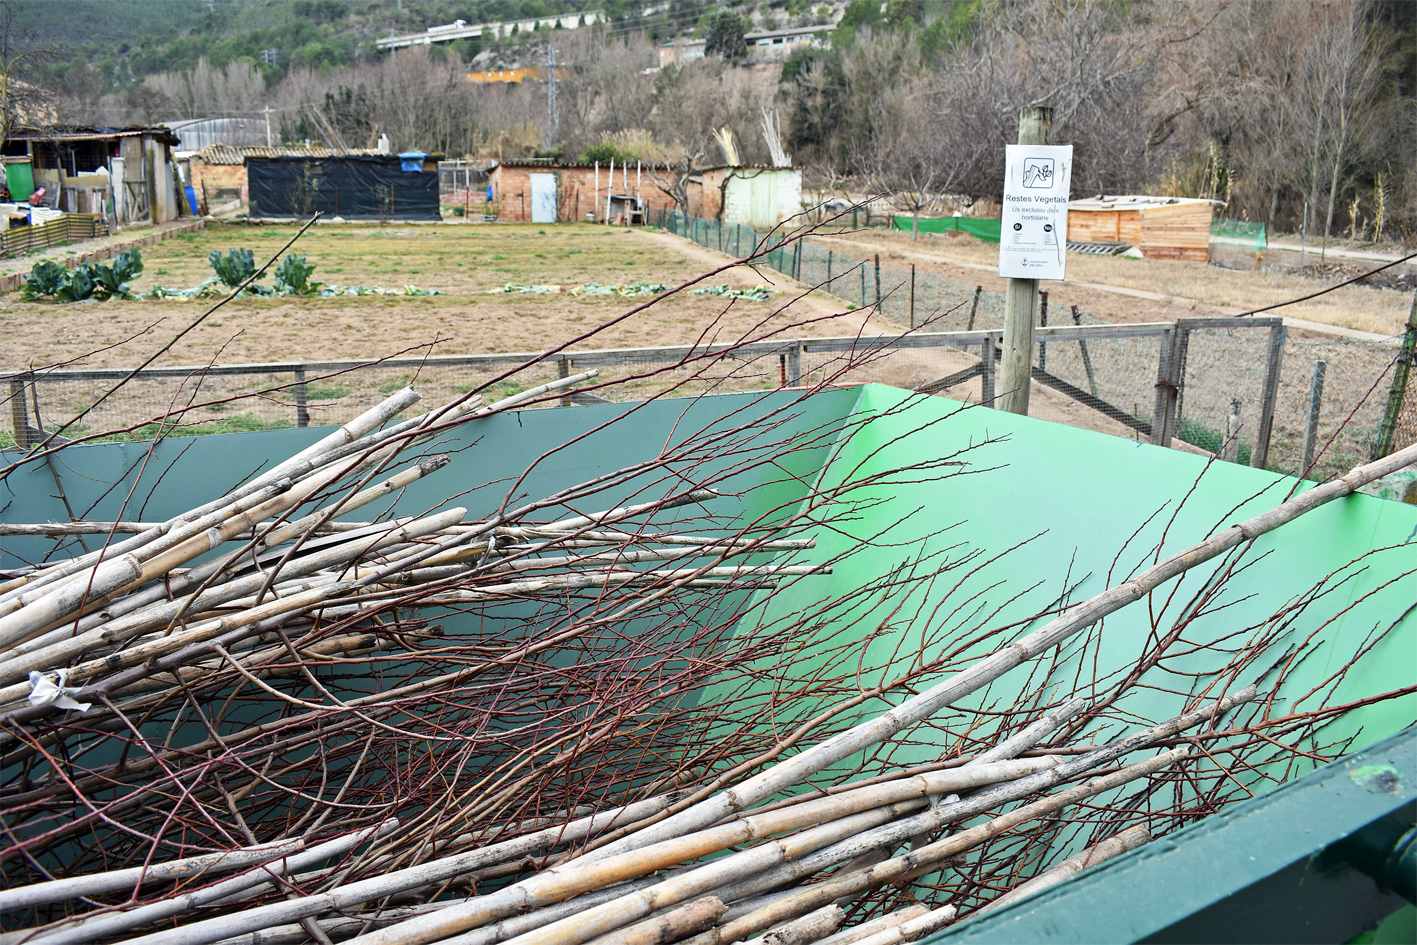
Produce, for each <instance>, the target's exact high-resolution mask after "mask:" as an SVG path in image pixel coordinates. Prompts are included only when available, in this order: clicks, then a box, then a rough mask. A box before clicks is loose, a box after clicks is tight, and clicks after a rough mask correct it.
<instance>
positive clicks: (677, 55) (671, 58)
mask: <svg viewBox="0 0 1417 945" xmlns="http://www.w3.org/2000/svg"><path fill="white" fill-rule="evenodd" d="M705 45H707V43H706V41H705V40H702V39H676V40H675V41H674V42H672V43H664V44H663V45H662V46H660V47H659V67H660V68H661V69H663V68H664V67H665V66H668V65H674V64H679V65H682V64H684V63H686V62H692V61H693V60H695V59H702V58H704V46H705Z"/></svg>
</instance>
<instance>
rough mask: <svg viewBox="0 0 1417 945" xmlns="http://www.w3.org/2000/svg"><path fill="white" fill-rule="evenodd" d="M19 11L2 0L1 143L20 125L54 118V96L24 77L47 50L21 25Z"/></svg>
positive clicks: (0, 36) (0, 28)
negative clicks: (52, 99) (17, 20)
mask: <svg viewBox="0 0 1417 945" xmlns="http://www.w3.org/2000/svg"><path fill="white" fill-rule="evenodd" d="M16 12H17V11H16V8H15V5H14V4H12V3H9V2H8V0H0V144H3V143H4V142H5V141H8V140H10V134H11V133H12V132H13V131H14V130H15V128H17V127H20V126H23V125H26V124H45V123H49V122H52V121H53V120H54V108H53V104H52V103H51V101H50V97H49V96H48V95H47V94H46V93H45V92H44V90H43V89H41V88H39V87H38V86H36V85H33V84H32V83H30V82H26V81H25V80H24V79H22V78H20V76H21V74H22V73H24V71H25V70H26V69H27V68H28V67H30V66H33V65H34V64H35V63H36V61H37V60H39V59H41V58H43V57H44V56H45V55H46V54H47V50H45V49H43V48H40V47H37V46H36V45H35V43H34V35H33V34H31V33H26V32H24V31H22V30H21V29H20V28H19V26H18V25H17V24H16V23H15V14H16ZM46 119H47V121H46Z"/></svg>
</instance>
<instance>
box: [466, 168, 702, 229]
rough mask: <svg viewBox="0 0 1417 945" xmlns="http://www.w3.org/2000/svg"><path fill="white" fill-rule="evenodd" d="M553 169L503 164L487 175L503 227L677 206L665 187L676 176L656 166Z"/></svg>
mask: <svg viewBox="0 0 1417 945" xmlns="http://www.w3.org/2000/svg"><path fill="white" fill-rule="evenodd" d="M614 174H615V176H614V180H613V181H612V180H611V176H610V175H611V168H610V165H608V164H599V165H597V164H550V163H546V162H543V161H504V162H502V163H501V164H498V165H497V166H496V167H494V168H492V170H491V171H490V173H489V175H488V179H489V183H490V184H491V185H492V208H491V212H493V213H495V214H496V216H497V219H498V221H500V222H502V223H566V222H570V221H573V220H587V219H593V220H595V221H597V222H604V221H605V220H606V219H607V216H608V218H609V219H610V220H611V221H612V222H613V221H614V219H615V218H616V217H617V216H619V215H620V214H622V213H624V212H625V211H626V210H628V209H630V208H631V207H632V206H633V205H634V204H635V203H638V205H639V207H641V208H643V209H648V210H664V209H669V208H672V207H673V206H674V199H673V198H672V197H670V196H669V195H668V194H667V193H665V192H664V190H663V188H662V187H660V186H659V185H660V184H662V183H663V184H667V183H668V182H669V181H670V180H672V178H673V175H674V171H673V170H672V169H671V168H668V167H657V166H652V165H629V166H626V165H623V164H617V165H615V168H614Z"/></svg>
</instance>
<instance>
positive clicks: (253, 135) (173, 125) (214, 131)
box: [161, 118, 271, 151]
mask: <svg viewBox="0 0 1417 945" xmlns="http://www.w3.org/2000/svg"><path fill="white" fill-rule="evenodd" d="M161 124H162V125H163V126H164V127H166V128H170V129H172V133H173V134H175V135H176V136H177V147H178V149H179V150H181V151H200V150H201V149H202V148H206V147H210V146H211V145H214V144H230V145H236V146H240V145H245V144H270V138H269V135H270V133H271V126H270V124H269V123H267V121H266V119H264V118H179V119H177V120H175V121H164V122H161Z"/></svg>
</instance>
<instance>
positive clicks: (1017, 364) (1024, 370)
mask: <svg viewBox="0 0 1417 945" xmlns="http://www.w3.org/2000/svg"><path fill="white" fill-rule="evenodd" d="M1052 126H1053V109H1051V108H1044V107H1042V106H1038V105H1030V106H1028V107H1027V108H1025V109H1023V110H1022V111H1020V112H1019V115H1018V143H1019V144H1047V143H1048V132H1049V129H1051V128H1052ZM1037 308H1038V280H1037V279H1010V280H1009V287H1008V289H1007V290H1006V291H1005V292H1004V353H1003V360H1002V362H1001V363H1000V365H999V399H998V405H999V409H1000V410H1007V411H1008V412H1009V413H1018V414H1023V415H1025V416H1027V415H1028V387H1029V382H1030V380H1031V379H1032V371H1031V370H1030V368H1032V366H1033V313H1034V311H1035V310H1036V309H1037Z"/></svg>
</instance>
